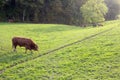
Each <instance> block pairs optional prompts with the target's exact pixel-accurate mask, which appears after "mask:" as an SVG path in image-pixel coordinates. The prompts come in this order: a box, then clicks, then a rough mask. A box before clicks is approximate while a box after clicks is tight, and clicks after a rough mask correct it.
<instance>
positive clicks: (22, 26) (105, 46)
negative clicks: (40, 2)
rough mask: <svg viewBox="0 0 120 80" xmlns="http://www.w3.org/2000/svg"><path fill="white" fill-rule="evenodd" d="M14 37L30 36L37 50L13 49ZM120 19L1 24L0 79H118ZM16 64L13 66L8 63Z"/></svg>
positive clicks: (119, 70)
mask: <svg viewBox="0 0 120 80" xmlns="http://www.w3.org/2000/svg"><path fill="white" fill-rule="evenodd" d="M112 27H114V28H113V29H111V30H109V31H107V32H104V33H102V34H99V35H97V36H95V37H92V38H90V39H88V40H85V41H82V42H81V43H77V44H74V45H71V46H68V47H65V48H63V49H61V50H58V51H55V52H53V53H50V54H46V55H43V56H41V57H37V58H35V59H33V60H31V58H34V57H36V56H38V55H40V54H44V53H45V52H47V51H50V50H53V49H55V48H59V47H60V46H63V45H66V44H69V43H72V42H75V41H78V40H82V39H84V38H85V37H89V36H91V35H94V34H97V33H99V32H102V31H105V30H108V29H110V28H112ZM14 36H21V37H27V38H31V39H32V40H33V41H34V42H35V43H37V44H38V46H39V52H35V51H34V53H33V54H31V53H30V52H29V51H28V52H27V53H26V54H25V53H24V48H20V47H17V52H13V51H12V44H11V39H12V37H14ZM119 43H120V21H109V22H104V26H103V27H91V26H90V27H86V28H81V27H78V26H68V25H62V24H61V25H58V24H27V23H0V70H4V69H5V71H4V72H3V73H1V74H0V80H119V79H120V64H119V63H120V58H119V57H120V54H119V53H120V44H119ZM21 60H23V61H24V60H27V61H26V62H24V63H21V64H17V65H15V66H14V67H11V68H7V67H8V66H10V65H12V64H15V63H19V61H21Z"/></svg>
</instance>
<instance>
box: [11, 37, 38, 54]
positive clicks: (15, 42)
mask: <svg viewBox="0 0 120 80" xmlns="http://www.w3.org/2000/svg"><path fill="white" fill-rule="evenodd" d="M17 46H20V47H25V49H26V51H25V53H26V52H27V50H30V51H31V52H32V50H35V51H38V46H37V45H36V44H35V43H34V42H33V41H32V40H31V39H27V38H21V37H13V38H12V47H13V49H14V51H16V47H17Z"/></svg>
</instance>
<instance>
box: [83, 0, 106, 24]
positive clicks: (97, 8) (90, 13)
mask: <svg viewBox="0 0 120 80" xmlns="http://www.w3.org/2000/svg"><path fill="white" fill-rule="evenodd" d="M103 1H104V0H88V1H87V2H86V3H85V5H83V6H82V7H81V12H82V15H83V18H84V22H85V23H97V22H101V21H104V20H105V19H104V16H105V14H106V13H107V7H106V5H105V3H104V2H103Z"/></svg>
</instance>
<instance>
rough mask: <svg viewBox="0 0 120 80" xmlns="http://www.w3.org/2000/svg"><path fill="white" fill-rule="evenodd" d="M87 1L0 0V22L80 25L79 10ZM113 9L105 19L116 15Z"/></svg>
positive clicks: (81, 18)
mask: <svg viewBox="0 0 120 80" xmlns="http://www.w3.org/2000/svg"><path fill="white" fill-rule="evenodd" d="M87 1H89V0H0V21H8V20H9V19H13V20H14V21H16V22H34V23H60V24H72V25H80V24H82V23H83V22H84V21H83V15H82V12H81V10H80V9H81V7H82V6H83V5H85V3H86V2H87ZM105 1H106V4H107V5H108V4H112V3H109V2H110V1H113V2H114V0H105ZM112 5H114V4H112ZM86 6H87V5H86ZM108 7H109V5H108ZM114 8H115V10H114V11H112V12H111V10H109V12H108V13H107V16H106V18H107V19H113V18H114V17H115V16H116V15H118V6H115V5H114V7H113V6H112V9H114ZM113 12H116V13H114V14H113ZM110 15H112V17H109V16H110ZM107 19H106V20H107Z"/></svg>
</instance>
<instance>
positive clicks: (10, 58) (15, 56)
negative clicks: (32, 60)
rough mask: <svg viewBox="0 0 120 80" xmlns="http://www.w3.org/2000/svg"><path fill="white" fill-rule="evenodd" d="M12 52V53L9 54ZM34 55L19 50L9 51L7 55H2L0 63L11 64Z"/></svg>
mask: <svg viewBox="0 0 120 80" xmlns="http://www.w3.org/2000/svg"><path fill="white" fill-rule="evenodd" d="M9 53H10V54H9ZM30 56H32V54H23V53H17V52H8V53H7V54H6V55H3V56H0V65H1V66H3V65H10V64H12V63H14V62H18V61H20V60H21V59H22V60H23V59H26V58H28V57H30Z"/></svg>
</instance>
